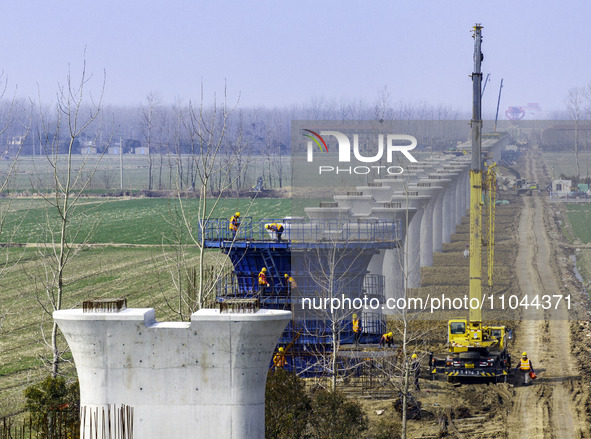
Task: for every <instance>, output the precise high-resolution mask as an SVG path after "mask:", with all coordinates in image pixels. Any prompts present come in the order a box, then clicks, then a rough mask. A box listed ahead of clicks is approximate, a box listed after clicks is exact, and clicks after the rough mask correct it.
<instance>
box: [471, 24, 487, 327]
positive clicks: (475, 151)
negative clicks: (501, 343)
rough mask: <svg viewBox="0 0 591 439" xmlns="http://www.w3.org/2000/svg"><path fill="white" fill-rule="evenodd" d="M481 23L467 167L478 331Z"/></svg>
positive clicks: (473, 309) (474, 316)
mask: <svg viewBox="0 0 591 439" xmlns="http://www.w3.org/2000/svg"><path fill="white" fill-rule="evenodd" d="M481 31H482V25H480V24H479V23H476V25H475V26H474V71H473V73H472V93H473V94H472V96H473V98H472V120H471V121H470V126H471V127H472V164H471V167H470V314H469V322H470V329H471V330H474V331H477V332H479V331H480V327H481V322H482V312H481V310H480V307H479V306H476V307H473V306H472V299H474V298H476V301H475V302H478V303H479V302H480V300H482V297H481V282H482V136H481V134H482V106H481V104H482V91H481V90H482V88H481V84H482V71H481V68H480V66H481V63H482V60H483V59H484V55H483V54H482V50H481V44H482V34H481Z"/></svg>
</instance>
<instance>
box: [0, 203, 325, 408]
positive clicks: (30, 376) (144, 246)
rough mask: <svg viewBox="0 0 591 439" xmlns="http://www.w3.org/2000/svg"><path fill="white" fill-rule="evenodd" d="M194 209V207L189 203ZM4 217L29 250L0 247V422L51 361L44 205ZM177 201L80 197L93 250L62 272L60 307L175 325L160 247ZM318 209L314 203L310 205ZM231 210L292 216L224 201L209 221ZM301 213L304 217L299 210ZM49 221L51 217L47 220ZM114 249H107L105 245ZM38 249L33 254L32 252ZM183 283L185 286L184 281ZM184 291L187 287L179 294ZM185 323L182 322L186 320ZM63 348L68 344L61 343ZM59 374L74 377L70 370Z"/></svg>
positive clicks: (188, 253) (8, 232) (14, 239)
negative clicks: (95, 305) (108, 300)
mask: <svg viewBox="0 0 591 439" xmlns="http://www.w3.org/2000/svg"><path fill="white" fill-rule="evenodd" d="M186 201H187V205H186V207H187V208H195V206H196V202H197V201H196V200H194V199H193V200H186ZM0 203H1V204H0V208H2V209H3V210H8V213H7V221H6V225H5V228H4V230H3V233H2V235H1V239H2V241H3V242H11V243H22V244H29V245H28V246H27V247H0V261H1V262H0V418H2V417H3V416H9V415H13V414H18V413H19V412H21V411H22V410H23V403H24V398H23V390H24V389H25V388H26V387H27V386H29V385H31V384H33V383H36V382H37V381H39V380H41V379H42V378H44V377H45V376H46V374H47V373H48V369H47V367H46V366H47V365H46V364H45V365H44V361H43V359H44V358H45V359H46V358H48V357H49V356H50V349H49V347H48V345H47V344H46V343H45V341H44V337H45V338H47V337H48V336H49V334H50V328H51V324H52V319H51V316H50V315H49V314H48V313H46V312H44V311H43V309H42V307H41V304H44V305H45V306H47V300H46V297H45V291H44V289H43V284H42V279H43V277H44V276H45V274H46V271H45V268H46V266H45V265H44V263H43V257H42V254H41V252H40V250H44V248H43V246H38V244H39V243H43V242H46V241H47V236H46V235H45V234H44V233H43V231H44V228H46V224H47V220H46V215H47V214H48V212H47V210H46V202H45V201H44V200H43V199H40V198H34V199H31V198H25V199H21V198H15V199H2V200H0ZM176 203H178V200H175V199H165V198H131V199H129V198H128V199H125V198H106V199H104V198H85V199H82V200H81V206H80V209H81V210H80V211H79V212H78V213H77V216H76V217H75V219H74V220H73V222H72V224H71V226H72V228H73V229H80V231H81V234H80V235H81V236H82V235H85V234H87V233H88V232H92V233H91V239H90V240H89V242H90V243H96V244H105V245H101V246H91V247H90V248H86V249H84V250H82V251H80V252H79V253H78V254H77V255H76V256H75V257H74V258H73V259H72V260H71V263H70V265H68V266H67V268H66V273H65V278H66V279H65V301H64V306H63V307H64V308H70V307H76V306H81V304H82V301H84V300H86V299H89V298H97V297H121V296H123V297H126V298H127V300H128V306H130V307H150V308H155V309H156V315H157V318H158V319H159V320H160V321H167V320H173V321H174V320H177V321H178V320H180V316H179V315H178V314H177V313H175V311H174V308H175V306H177V303H178V294H177V292H176V290H175V286H174V283H173V281H172V276H173V275H174V273H175V269H176V268H177V266H176V265H175V257H176V254H175V249H174V248H172V247H167V246H162V245H161V244H162V242H163V240H164V241H166V239H165V238H166V237H168V236H171V234H172V230H173V227H172V226H171V225H170V222H171V221H170V220H171V218H174V214H173V212H174V209H175V205H176ZM311 203H312V204H313V205H317V203H318V200H313V201H311ZM236 210H239V211H240V212H242V215H243V217H246V216H252V217H253V219H254V220H258V219H261V218H273V217H283V216H286V215H293V214H294V212H292V203H291V202H290V200H288V199H256V200H250V199H247V198H246V199H222V200H220V202H219V204H218V206H217V208H216V210H215V211H214V216H219V217H223V218H229V217H230V216H231V215H232V214H233V213H234V212H235V211H236ZM299 212H300V214H303V211H302V210H300V211H299ZM49 218H50V222H51V221H55V216H52V215H51V214H50V216H49ZM109 244H111V245H109ZM36 246H37V247H36ZM184 258H185V260H184V261H183V264H184V266H185V267H195V266H196V265H197V262H198V251H197V249H196V248H194V247H186V248H185V255H184ZM206 258H207V259H206V264H207V265H217V264H219V263H220V262H221V261H225V262H226V263H227V260H226V258H225V256H224V255H223V254H222V253H220V252H219V251H213V250H212V251H208V252H207V254H206ZM184 279H185V284H186V278H184ZM183 288H186V287H183ZM185 318H186V316H185ZM62 346H65V343H64V342H62ZM62 366H63V368H62V371H63V372H64V373H65V374H66V375H67V376H70V377H73V376H74V373H75V371H74V368H73V364H71V363H69V364H64V365H62Z"/></svg>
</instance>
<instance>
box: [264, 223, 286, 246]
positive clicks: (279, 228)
mask: <svg viewBox="0 0 591 439" xmlns="http://www.w3.org/2000/svg"><path fill="white" fill-rule="evenodd" d="M265 228H266V229H267V230H270V231H271V232H275V236H276V237H277V242H281V235H282V234H283V224H281V223H279V224H277V223H271V224H267V225H266V226H265Z"/></svg>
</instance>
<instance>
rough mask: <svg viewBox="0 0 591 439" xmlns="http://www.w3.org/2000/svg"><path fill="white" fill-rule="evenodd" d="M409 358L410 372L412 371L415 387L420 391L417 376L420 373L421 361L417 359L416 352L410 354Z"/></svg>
mask: <svg viewBox="0 0 591 439" xmlns="http://www.w3.org/2000/svg"><path fill="white" fill-rule="evenodd" d="M410 359H411V363H410V373H412V376H413V378H414V382H415V388H416V389H417V390H418V391H419V392H420V391H421V388H420V387H419V376H420V375H421V362H420V361H419V358H418V357H417V354H412V355H411V357H410Z"/></svg>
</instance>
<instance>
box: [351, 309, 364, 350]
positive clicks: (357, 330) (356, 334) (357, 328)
mask: <svg viewBox="0 0 591 439" xmlns="http://www.w3.org/2000/svg"><path fill="white" fill-rule="evenodd" d="M352 322H353V339H354V341H355V346H358V345H359V340H360V339H361V332H362V330H363V328H362V327H361V319H359V318H358V317H357V314H353V319H352Z"/></svg>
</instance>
